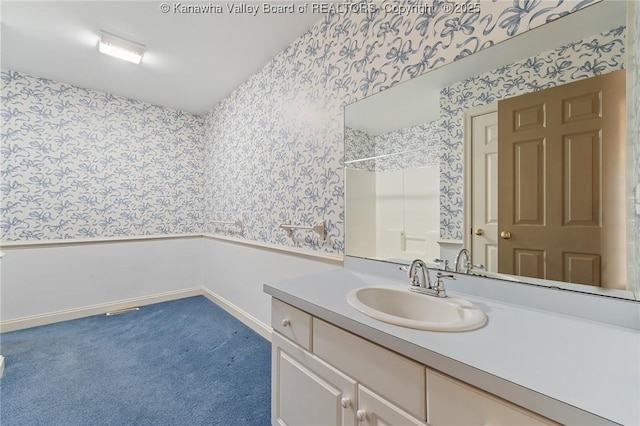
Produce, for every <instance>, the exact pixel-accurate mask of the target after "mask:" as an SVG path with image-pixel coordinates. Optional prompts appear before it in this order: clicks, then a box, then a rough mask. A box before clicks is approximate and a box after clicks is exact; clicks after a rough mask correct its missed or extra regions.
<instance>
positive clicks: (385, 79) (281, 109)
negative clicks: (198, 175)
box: [204, 0, 597, 253]
mask: <svg viewBox="0 0 640 426" xmlns="http://www.w3.org/2000/svg"><path fill="white" fill-rule="evenodd" d="M596 1H597V0H596ZM594 2H595V1H592V0H584V1H563V0H555V1H547V2H540V1H526V2H521V1H517V0H514V1H511V2H507V1H490V2H482V4H481V8H479V9H477V10H476V9H473V11H469V10H467V11H461V10H454V8H453V7H452V4H453V3H452V2H445V1H441V0H435V1H433V2H430V3H429V5H430V6H431V8H430V10H426V11H425V12H424V13H421V14H418V13H395V11H393V10H391V9H390V8H388V7H387V6H385V4H392V3H383V4H382V5H381V6H380V8H377V9H373V10H370V9H367V11H366V12H364V13H363V12H358V11H357V10H354V9H352V8H349V10H348V11H346V12H344V13H339V14H338V13H331V14H328V15H326V16H325V17H324V19H323V20H322V21H321V22H319V23H318V24H317V25H315V26H314V27H313V28H312V29H311V30H309V31H308V32H307V33H305V34H304V35H303V36H301V37H300V38H298V39H297V40H296V41H295V42H294V43H293V44H291V45H290V46H289V47H288V48H287V49H286V50H285V51H283V52H282V53H281V54H280V55H278V56H277V57H275V58H274V59H273V60H272V61H271V62H270V63H269V64H267V65H266V66H265V67H264V69H263V70H262V71H261V72H260V73H258V74H257V75H255V76H254V77H253V78H251V79H250V80H249V81H247V82H246V83H245V84H243V85H242V86H241V87H239V88H238V89H237V90H236V91H235V92H234V93H233V94H232V95H231V96H230V97H228V98H227V99H226V100H225V101H223V102H221V103H220V104H218V105H217V106H216V107H215V108H213V109H212V111H211V112H210V113H209V114H208V115H207V117H206V124H205V141H206V148H205V150H206V151H205V167H206V170H205V194H204V197H205V212H206V215H205V220H206V221H208V220H210V219H216V220H239V219H241V220H243V221H244V223H245V229H244V234H243V236H244V238H247V239H250V240H257V241H262V242H268V243H274V244H278V245H284V246H293V247H304V248H311V249H313V250H318V251H323V252H329V253H342V252H343V245H344V183H343V171H342V167H343V155H344V152H343V139H344V130H343V125H344V119H343V107H344V106H345V105H346V104H349V103H351V102H354V101H356V100H358V99H361V98H363V97H365V96H368V95H372V94H374V93H377V92H379V91H381V90H384V89H386V88H388V87H391V86H393V85H395V84H397V83H400V82H402V81H405V80H408V79H410V78H412V77H416V76H418V75H420V74H422V73H424V72H426V71H429V70H431V69H434V68H437V67H440V66H443V65H445V64H447V63H449V62H452V61H454V60H456V59H459V58H462V57H465V56H467V55H469V54H472V53H474V52H476V51H478V50H481V49H484V48H486V47H489V46H491V45H493V44H495V43H498V42H500V41H503V40H505V39H507V38H509V37H513V36H515V35H517V34H520V33H522V32H525V31H528V30H529V29H532V28H535V27H538V26H540V25H542V24H544V23H546V22H548V21H550V20H553V19H556V18H558V17H561V16H563V15H566V14H567V13H570V12H572V11H574V10H576V9H579V8H582V7H584V6H587V5H588V4H591V3H594ZM412 3H414V2H409V3H406V4H412ZM443 167H445V168H443ZM451 167H454V168H455V167H456V164H455V162H454V163H452V165H451V166H449V165H448V164H445V165H444V166H443V165H441V169H443V170H447V169H449V168H451ZM456 191H457V188H455V187H452V191H451V193H448V194H447V195H446V198H447V200H445V201H446V202H445V203H443V206H447V205H451V204H454V205H455V204H457V203H458V200H457V198H458V194H457V193H456ZM449 198H451V199H453V202H452V203H449V202H448V199H449ZM453 214H455V212H453ZM321 220H324V221H325V223H326V227H327V232H328V238H327V240H326V241H323V240H321V239H319V238H318V237H317V235H315V234H311V233H306V232H303V231H301V232H299V233H296V234H295V235H294V239H291V238H289V237H287V235H286V233H285V232H284V231H283V230H281V229H279V228H278V225H279V224H280V223H283V222H285V221H291V222H292V223H294V224H302V225H311V224H313V223H316V222H318V221H321ZM206 230H207V231H208V232H218V233H221V232H225V231H223V230H219V229H217V228H216V227H214V226H213V225H207V227H206ZM458 231H459V228H458V227H456V226H454V227H453V228H451V229H449V227H445V228H444V229H443V234H444V235H443V237H445V238H448V237H455V236H457V235H458Z"/></svg>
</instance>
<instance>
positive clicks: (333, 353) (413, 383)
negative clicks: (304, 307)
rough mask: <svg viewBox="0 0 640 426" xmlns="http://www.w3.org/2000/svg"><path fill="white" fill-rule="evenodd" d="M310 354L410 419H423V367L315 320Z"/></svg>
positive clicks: (424, 403) (424, 410)
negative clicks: (406, 414)
mask: <svg viewBox="0 0 640 426" xmlns="http://www.w3.org/2000/svg"><path fill="white" fill-rule="evenodd" d="M313 352H314V354H316V355H317V356H318V357H320V358H322V359H323V360H325V361H326V362H328V363H329V364H331V365H333V366H334V367H336V368H337V369H338V370H341V371H343V372H345V373H346V374H348V375H349V376H351V377H353V378H354V379H355V380H357V381H358V382H360V383H362V384H364V385H365V386H366V387H367V388H369V389H371V390H373V391H374V392H376V393H377V394H379V395H380V396H381V397H382V398H384V399H387V400H389V401H391V402H392V403H393V404H395V405H397V406H398V407H400V408H401V409H403V410H405V411H407V412H408V413H409V414H411V415H412V416H414V417H416V418H418V419H420V420H422V421H424V420H425V419H426V384H425V377H426V376H425V367H424V366H423V365H421V364H418V363H417V362H414V361H412V360H410V359H408V358H405V357H403V356H401V355H398V354H397V353H395V352H392V351H390V350H388V349H385V348H383V347H380V346H378V345H376V344H374V343H371V342H369V341H367V340H365V339H363V338H361V337H358V336H355V335H353V334H351V333H349V332H346V331H344V330H341V329H339V328H337V327H335V326H333V325H331V324H329V323H326V322H324V321H322V320H319V319H317V318H314V319H313Z"/></svg>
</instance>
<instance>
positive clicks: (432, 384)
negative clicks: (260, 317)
mask: <svg viewBox="0 0 640 426" xmlns="http://www.w3.org/2000/svg"><path fill="white" fill-rule="evenodd" d="M271 322H272V327H273V329H274V333H273V337H272V373H271V374H272V424H273V425H288V426H298V425H321V426H332V425H336V426H339V425H341V426H344V425H367V426H388V425H403V426H404V425H416V426H418V425H422V426H424V425H426V424H427V422H428V424H429V425H433V426H445V425H553V424H556V423H554V422H552V421H550V420H549V419H546V418H544V417H541V416H538V415H537V414H535V413H532V412H530V411H528V410H526V409H524V408H522V407H519V406H517V405H515V404H512V403H510V402H508V401H505V400H503V399H500V398H497V397H495V396H493V395H491V394H489V393H487V392H484V391H482V390H480V389H477V388H475V387H473V386H470V385H467V384H466V383H463V382H461V381H459V380H457V379H455V378H453V377H450V376H448V375H445V374H442V373H440V372H438V371H435V370H433V369H431V368H428V367H427V366H425V365H422V364H420V363H418V362H416V361H413V360H411V359H409V358H407V357H405V356H402V355H400V354H398V353H396V352H393V351H391V350H388V349H386V348H384V347H382V346H379V345H377V344H375V343H372V342H370V341H368V340H366V339H363V338H361V337H359V336H356V335H354V334H352V333H350V332H348V331H345V330H343V329H341V328H339V327H336V326H334V325H332V324H329V323H327V322H325V321H323V320H321V319H319V318H315V317H313V316H311V315H309V314H307V313H306V312H303V311H301V310H299V309H297V308H295V307H293V306H290V305H288V304H286V303H283V302H281V301H279V300H277V299H272V317H271Z"/></svg>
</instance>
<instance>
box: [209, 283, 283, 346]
mask: <svg viewBox="0 0 640 426" xmlns="http://www.w3.org/2000/svg"><path fill="white" fill-rule="evenodd" d="M202 295H203V296H205V297H206V298H207V299H209V300H211V301H212V302H213V303H215V304H216V305H218V306H220V307H221V308H222V309H224V310H225V311H227V312H228V313H229V314H231V315H232V316H234V317H235V318H236V319H237V320H238V321H240V322H242V323H243V324H244V325H246V326H247V327H249V328H250V329H252V330H253V331H255V332H256V333H258V334H259V335H261V336H262V337H264V338H265V339H267V340H268V341H269V342H271V333H272V332H273V329H272V328H271V327H269V326H268V325H266V324H265V323H263V322H262V321H260V320H259V319H257V318H256V317H254V316H253V315H251V314H249V313H247V312H246V311H244V310H242V309H240V308H239V307H237V306H236V305H234V304H233V303H231V302H229V301H228V300H226V299H224V298H222V297H220V296H219V295H218V294H216V293H214V292H213V291H211V290H209V289H208V288H206V287H204V286H203V287H202Z"/></svg>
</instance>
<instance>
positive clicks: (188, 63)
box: [0, 0, 322, 114]
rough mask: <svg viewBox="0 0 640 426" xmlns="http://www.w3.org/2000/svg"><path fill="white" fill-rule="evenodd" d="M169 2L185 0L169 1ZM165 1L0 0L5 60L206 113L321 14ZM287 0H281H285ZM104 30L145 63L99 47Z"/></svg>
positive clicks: (8, 65) (9, 65)
mask: <svg viewBox="0 0 640 426" xmlns="http://www.w3.org/2000/svg"><path fill="white" fill-rule="evenodd" d="M166 3H167V4H169V5H170V6H171V7H173V5H174V4H179V2H176V1H167V2H166ZM234 3H235V4H241V3H247V4H251V5H257V6H261V5H262V2H261V1H245V2H239V1H235V2H234V1H233V0H229V1H226V2H221V1H219V2H216V1H213V2H193V1H189V2H183V3H182V4H188V5H194V4H199V5H207V4H217V5H221V6H222V7H223V9H224V11H223V13H218V14H179V13H174V12H173V10H172V11H170V12H169V13H166V14H164V13H162V12H161V11H160V5H161V4H162V2H161V1H128V2H125V1H68V2H63V1H44V2H36V1H6V0H2V1H1V2H0V8H1V9H0V21H1V23H2V27H1V31H2V33H1V44H2V46H1V52H2V56H1V65H2V68H3V69H9V70H13V71H19V72H22V73H27V74H32V75H35V76H38V77H45V78H49V79H52V80H57V81H60V82H65V83H70V84H73V85H76V86H80V87H84V88H89V89H94V90H100V91H104V92H108V93H112V94H115V95H120V96H125V97H128V98H132V99H137V100H141V101H145V102H149V103H152V104H156V105H162V106H166V107H170V108H177V109H180V110H183V111H188V112H191V113H195V114H204V113H206V112H207V111H209V110H210V109H211V108H212V107H213V106H214V105H215V104H217V103H218V102H220V101H221V100H222V99H224V98H225V97H226V96H227V95H229V94H230V93H231V92H232V91H233V90H235V89H236V88H237V87H238V86H239V85H240V84H242V83H243V82H244V81H246V80H247V79H249V78H250V77H251V76H252V75H254V74H256V73H257V72H259V71H260V70H261V69H262V68H263V67H264V66H265V65H266V64H267V63H268V62H269V61H270V60H271V59H272V58H273V57H275V56H276V55H277V54H278V53H279V52H281V51H282V50H284V49H285V48H286V47H287V46H289V45H290V44H291V43H292V42H293V41H294V40H295V39H296V38H298V37H299V36H301V35H302V34H304V33H305V32H306V31H307V30H308V29H310V28H311V27H312V26H313V24H315V23H316V22H318V21H319V20H320V19H321V18H322V15H320V14H312V13H270V14H266V13H263V11H260V12H258V13H257V15H256V16H253V15H251V14H249V13H230V12H228V11H227V9H226V5H227V4H234ZM280 4H283V3H280ZM100 30H105V31H108V32H111V33H113V34H116V35H119V36H121V37H124V38H127V39H129V40H132V41H135V42H138V43H140V44H143V45H145V46H146V53H145V56H144V58H143V59H142V63H141V65H135V64H131V63H128V62H124V61H121V60H118V59H115V58H111V57H109V56H106V55H103V54H101V53H99V52H98V49H97V41H98V36H99V33H100Z"/></svg>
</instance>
